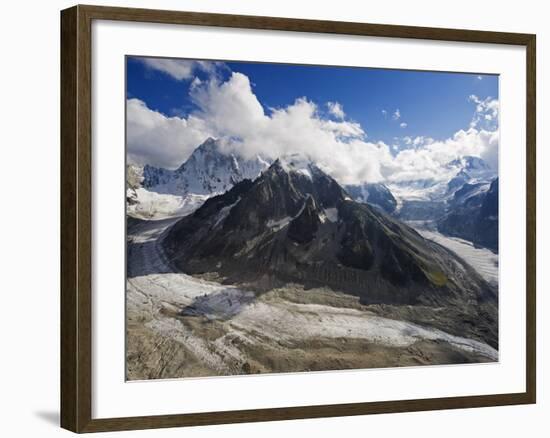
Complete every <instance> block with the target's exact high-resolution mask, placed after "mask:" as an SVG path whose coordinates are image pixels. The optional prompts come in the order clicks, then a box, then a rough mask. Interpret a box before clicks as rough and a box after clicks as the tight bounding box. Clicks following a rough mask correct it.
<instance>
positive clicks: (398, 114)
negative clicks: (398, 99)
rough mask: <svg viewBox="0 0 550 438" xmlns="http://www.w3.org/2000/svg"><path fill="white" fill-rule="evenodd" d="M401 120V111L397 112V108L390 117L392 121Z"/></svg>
mask: <svg viewBox="0 0 550 438" xmlns="http://www.w3.org/2000/svg"><path fill="white" fill-rule="evenodd" d="M400 118H401V111H399V108H397V109H396V110H395V111H394V112H393V115H392V119H393V120H399V119H400Z"/></svg>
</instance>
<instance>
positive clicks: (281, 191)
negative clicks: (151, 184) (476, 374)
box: [162, 156, 498, 346]
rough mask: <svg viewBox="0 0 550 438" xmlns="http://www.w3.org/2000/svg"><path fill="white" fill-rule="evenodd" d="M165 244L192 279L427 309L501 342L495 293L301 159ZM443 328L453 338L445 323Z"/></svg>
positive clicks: (444, 252)
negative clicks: (294, 288)
mask: <svg viewBox="0 0 550 438" xmlns="http://www.w3.org/2000/svg"><path fill="white" fill-rule="evenodd" d="M369 197H370V195H369ZM367 201H368V199H367ZM162 245H163V248H164V251H165V253H166V254H167V256H168V258H169V259H170V260H172V263H173V264H174V266H175V267H176V268H177V269H179V270H181V271H183V272H186V273H190V274H195V275H201V274H208V275H210V276H212V275H215V276H216V277H217V278H218V279H219V280H220V281H223V282H226V283H231V284H246V285H247V287H251V288H256V289H259V290H260V291H262V290H269V289H272V288H274V287H278V286H282V285H284V284H288V283H297V284H301V285H303V286H304V287H306V288H315V287H330V288H332V289H334V290H339V291H343V292H346V293H350V294H353V295H356V296H358V297H359V300H360V302H361V303H363V304H366V305H415V306H421V307H425V308H429V309H431V310H430V311H429V312H426V314H427V315H433V319H434V320H436V319H438V318H439V319H441V318H447V319H449V320H451V319H452V321H454V322H455V324H456V321H459V322H460V324H458V325H457V326H456V329H454V330H455V331H456V332H458V331H461V332H462V333H461V335H464V330H466V331H467V332H468V333H469V335H471V336H473V337H475V338H477V339H480V340H483V341H484V342H487V343H489V344H490V345H492V346H496V345H497V344H498V327H497V324H496V320H497V301H498V298H497V291H496V288H495V287H494V286H492V285H490V284H489V283H487V282H486V281H485V280H484V279H483V278H482V277H481V276H480V275H479V274H478V273H477V272H476V271H475V270H474V269H473V268H472V267H470V265H468V264H467V263H466V262H465V261H464V260H462V259H460V258H459V257H458V256H457V255H456V254H455V253H454V252H452V251H450V250H448V249H446V248H444V247H443V246H440V245H438V244H437V243H435V242H433V241H431V240H428V239H425V238H423V237H422V236H421V235H420V234H419V233H418V232H416V231H415V230H414V229H413V228H411V227H409V226H407V225H406V224H404V223H403V222H402V221H400V220H397V219H395V218H394V217H392V216H390V215H389V214H387V213H385V212H384V211H383V209H381V208H378V207H374V206H371V205H369V203H368V202H367V203H363V202H357V201H354V200H353V199H352V198H351V197H350V195H349V193H348V191H346V190H345V189H344V188H343V187H342V186H341V185H340V184H339V183H338V182H337V181H336V180H334V179H333V178H332V177H331V176H329V175H328V174H326V173H325V172H323V171H322V170H321V169H320V168H319V167H317V166H316V165H315V164H314V163H312V162H310V161H309V160H307V159H305V158H303V157H300V156H291V157H286V158H280V159H278V160H276V161H275V162H274V163H272V164H271V165H270V166H269V168H267V169H266V170H265V171H263V172H262V173H261V174H260V176H258V177H257V178H256V179H254V180H251V179H243V180H241V181H240V182H237V183H236V184H235V185H234V186H233V187H232V188H231V189H229V190H228V191H227V192H225V193H223V194H220V195H216V196H213V197H210V198H209V199H207V200H206V201H205V202H204V204H203V205H202V206H201V207H199V208H198V209H197V210H196V211H195V212H193V213H192V214H189V215H187V216H185V217H183V218H181V219H180V220H178V222H177V223H175V224H174V225H173V226H172V227H171V228H170V229H169V231H168V233H167V235H166V236H165V238H164V239H163V241H162ZM441 309H444V310H443V311H444V312H445V314H444V316H443V317H442V316H441V313H440V312H441ZM434 312H435V313H434ZM435 315H437V316H435ZM434 324H435V325H436V326H437V321H436V322H434ZM443 326H444V327H445V328H446V329H447V330H451V331H453V328H452V327H450V326H449V322H448V321H447V322H445V323H444V324H443ZM464 327H466V329H464Z"/></svg>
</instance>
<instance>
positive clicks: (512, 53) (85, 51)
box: [61, 6, 536, 432]
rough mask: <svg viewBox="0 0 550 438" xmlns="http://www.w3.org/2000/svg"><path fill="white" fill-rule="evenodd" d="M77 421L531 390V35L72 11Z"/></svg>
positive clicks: (87, 424) (64, 400)
mask: <svg viewBox="0 0 550 438" xmlns="http://www.w3.org/2000/svg"><path fill="white" fill-rule="evenodd" d="M61 55H62V56H61V120H62V126H61V151H62V153H61V169H62V175H61V179H62V182H61V200H62V202H61V209H62V210H61V216H62V223H61V257H62V260H61V264H62V284H61V423H62V427H64V428H66V429H69V430H72V431H75V432H95V431H110V430H124V429H145V428H160V427H175V426H189V425H205V424H220V423H235V422H250V421H270V420H283V419H297V418H315V417H326V416H345V415H363V414H371V413H389V412H404V411H420V410H432V409H454V408H467V407H482V406H497V405H510V404H526V403H535V400H536V396H535V387H536V370H535V363H536V356H535V326H536V325H535V215H536V213H535V207H536V206H535V35H528V34H515V33H501V32H485V31H473V30H457V29H435V28H420V27H408V26H395V25H391V26H390V25H380V24H364V23H344V22H330V21H313V20H297V19H283V18H273V17H253V16H233V15H218V14H205V13H194V12H173V11H157V10H143V9H125V8H110V7H96V6H75V7H73V8H70V9H67V10H64V11H62V13H61Z"/></svg>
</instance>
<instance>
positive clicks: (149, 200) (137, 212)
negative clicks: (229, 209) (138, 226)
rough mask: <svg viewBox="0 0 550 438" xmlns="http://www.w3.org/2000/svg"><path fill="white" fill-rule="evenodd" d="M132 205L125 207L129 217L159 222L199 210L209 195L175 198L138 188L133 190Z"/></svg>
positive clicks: (174, 196) (189, 195)
mask: <svg viewBox="0 0 550 438" xmlns="http://www.w3.org/2000/svg"><path fill="white" fill-rule="evenodd" d="M133 193H134V195H133V196H132V198H133V200H134V203H132V204H130V203H128V205H127V213H128V215H129V216H132V217H136V218H138V219H150V220H159V219H166V218H170V217H176V216H186V215H188V214H191V213H193V212H194V211H195V210H196V209H197V208H199V207H200V206H201V205H202V204H203V203H204V201H206V200H207V199H208V198H209V197H210V196H209V195H196V194H188V195H186V196H177V195H169V194H162V193H156V192H152V191H149V190H147V189H144V188H143V187H140V188H138V189H135V190H134V192H133Z"/></svg>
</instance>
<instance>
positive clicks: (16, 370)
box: [0, 0, 550, 438]
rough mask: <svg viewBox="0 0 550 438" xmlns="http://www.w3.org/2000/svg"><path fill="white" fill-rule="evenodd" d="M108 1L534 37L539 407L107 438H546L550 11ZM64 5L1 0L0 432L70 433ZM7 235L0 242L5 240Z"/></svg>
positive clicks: (421, 2) (238, 0) (344, 0)
mask: <svg viewBox="0 0 550 438" xmlns="http://www.w3.org/2000/svg"><path fill="white" fill-rule="evenodd" d="M93 3H96V4H107V5H112V6H135V7H149V8H162V9H179V10H194V11H205V12H225V13H234V14H252V15H272V16H286V17H297V18H316V19H329V20H342V21H364V22H372V23H387V24H408V25H419V26H438V27H457V28H470V29H486V30H498V31H512V32H529V33H536V34H537V38H538V41H537V45H538V51H537V58H538V59H537V61H538V62H537V64H538V67H537V76H538V93H537V98H538V117H537V119H538V120H537V122H538V136H537V142H538V145H539V146H538V173H539V177H538V188H539V191H538V199H537V203H538V223H539V228H538V272H539V275H538V309H539V310H538V320H539V324H538V346H539V362H538V367H539V375H538V382H539V384H538V391H539V395H538V400H539V402H538V404H537V405H535V406H517V407H516V406H514V407H499V408H482V409H467V410H457V411H441V412H423V413H408V414H392V415H378V416H365V417H349V418H337V419H321V420H302V421H285V422H274V423H259V424H244V425H231V426H210V427H201V428H188V429H185V430H184V431H182V430H178V429H170V430H163V431H140V432H127V433H117V434H116V435H115V434H105V436H120V437H123V436H132V437H133V436H143V437H153V436H154V437H170V436H181V434H182V433H185V434H186V436H187V437H218V436H224V437H233V436H239V437H257V436H262V437H266V438H267V437H280V436H304V435H310V434H311V435H315V436H317V437H325V436H326V437H332V436H342V435H344V434H348V435H350V436H351V435H359V434H361V435H366V434H369V435H372V436H386V437H393V436H403V435H407V436H412V437H416V436H422V437H425V438H428V437H442V436H444V437H446V438H452V437H460V438H464V437H468V436H469V437H478V436H495V437H517V436H530V437H542V436H547V433H548V429H550V421H549V420H548V418H549V417H548V412H550V398H549V396H548V393H549V391H550V384H549V383H548V382H549V381H548V379H545V377H546V376H545V373H544V368H545V367H546V368H547V367H548V366H549V364H550V358H549V349H543V348H542V347H543V343H544V341H545V340H546V338H547V336H548V334H549V330H550V324H549V323H548V322H547V321H544V319H545V314H546V312H545V309H546V307H547V300H546V297H545V290H546V289H548V283H549V282H548V276H544V273H543V270H544V269H545V266H544V262H545V260H544V258H545V257H544V256H545V255H544V254H543V248H544V247H545V246H547V245H550V240H549V233H548V232H547V230H546V227H544V226H543V224H544V223H545V222H547V221H549V220H550V215H549V213H550V212H549V210H548V207H547V205H546V203H545V202H544V201H545V199H544V198H546V197H547V191H546V190H544V189H545V187H544V185H545V184H546V185H547V184H548V177H547V175H544V174H543V172H544V168H545V167H546V166H545V165H550V162H548V161H549V153H548V151H547V150H546V151H545V150H544V148H543V145H544V144H545V143H546V141H547V139H548V129H547V127H546V126H544V123H543V121H544V120H547V119H548V117H550V115H548V114H547V104H548V102H549V101H550V95H549V88H548V86H547V85H546V82H545V78H548V77H550V67H549V66H548V60H547V55H548V45H549V44H550V43H549V40H550V28H548V23H547V18H548V11H546V10H545V4H544V2H541V1H535V0H524V1H522V2H513V3H512V2H510V3H505V2H502V1H496V0H491V1H485V2H481V1H479V0H477V1H472V0H460V1H455V2H438V1H428V0H416V1H407V0H393V1H391V2H380V3H379V2H377V3H372V4H368V3H367V2H358V1H357V0H355V1H354V0H339V1H338V2H328V1H324V2H322V1H317V2H308V1H303V2H298V1H296V0H278V1H276V2H275V1H272V2H259V1H252V0H233V1H231V2H227V1H223V0H202V1H200V0H186V1H183V0H182V1H175V0H172V1H170V0H157V1H154V2H153V1H146V0H141V1H138V0H126V1H124V0H122V1H119V0H110V1H108V2H95V1H94V2H93ZM72 5H73V3H72V2H70V1H62V0H55V1H48V2H45V1H26V2H15V1H12V2H9V3H8V2H5V4H4V5H3V10H2V18H1V19H0V20H1V24H0V32H1V38H0V41H1V48H2V50H1V52H0V53H1V57H2V62H1V67H0V114H1V118H0V119H1V120H2V123H1V125H0V144H1V146H0V156H1V161H0V163H1V165H0V169H1V170H0V191H1V196H0V199H1V201H2V202H1V203H0V206H1V207H0V223H1V228H0V229H2V230H3V233H2V234H3V235H2V239H1V240H0V242H2V243H1V244H0V258H1V259H0V272H1V276H0V285H1V290H0V297H1V298H2V300H1V301H0V306H1V307H0V309H1V310H0V336H1V338H0V339H1V341H2V343H1V345H2V350H1V351H2V352H1V359H0V379H1V380H0V382H1V383H0V409H1V410H0V412H1V415H0V433H1V434H2V435H3V436H9V437H17V436H40V437H44V438H46V437H52V436H69V434H70V433H69V432H66V431H63V430H61V429H59V428H58V426H57V422H58V416H59V413H58V404H59V388H58V387H59V377H58V374H59V372H58V367H59V347H58V346H59V341H58V336H59V10H60V9H63V8H66V7H69V6H72ZM6 241H7V246H6V243H5V242H6Z"/></svg>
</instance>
